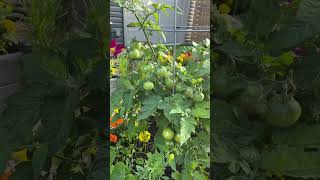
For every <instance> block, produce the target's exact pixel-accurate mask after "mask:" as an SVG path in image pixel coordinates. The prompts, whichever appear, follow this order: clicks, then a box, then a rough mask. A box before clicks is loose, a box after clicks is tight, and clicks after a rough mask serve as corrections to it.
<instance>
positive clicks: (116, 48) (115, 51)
mask: <svg viewBox="0 0 320 180" xmlns="http://www.w3.org/2000/svg"><path fill="white" fill-rule="evenodd" d="M123 50H124V45H123V44H118V43H117V41H116V40H115V39H112V40H111V43H110V56H111V57H116V56H118V55H119V54H120V53H121V52H122V51H123Z"/></svg>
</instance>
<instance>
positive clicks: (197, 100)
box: [192, 92, 204, 102]
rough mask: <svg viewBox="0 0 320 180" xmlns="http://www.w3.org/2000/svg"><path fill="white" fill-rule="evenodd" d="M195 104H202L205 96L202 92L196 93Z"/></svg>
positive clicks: (193, 97) (194, 96)
mask: <svg viewBox="0 0 320 180" xmlns="http://www.w3.org/2000/svg"><path fill="white" fill-rule="evenodd" d="M192 99H193V100H194V101H195V102H201V101H203V99H204V94H203V93H202V92H195V93H194V94H193V96H192Z"/></svg>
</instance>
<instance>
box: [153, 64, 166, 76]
mask: <svg viewBox="0 0 320 180" xmlns="http://www.w3.org/2000/svg"><path fill="white" fill-rule="evenodd" d="M167 74H168V71H167V68H166V67H164V66H161V67H160V68H159V69H158V70H157V71H156V75H157V76H158V77H160V78H162V77H165V76H166V75H167Z"/></svg>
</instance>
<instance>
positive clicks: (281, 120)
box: [266, 95, 302, 127]
mask: <svg viewBox="0 0 320 180" xmlns="http://www.w3.org/2000/svg"><path fill="white" fill-rule="evenodd" d="M281 98H282V97H281V96H280V95H279V96H278V97H277V96H275V97H274V98H273V99H272V100H274V99H276V100H274V101H273V102H271V103H270V104H269V111H268V113H267V114H266V121H267V122H268V123H269V124H271V125H272V126H275V127H289V126H291V125H293V124H295V123H297V121H298V120H299V118H300V116H301V112H302V111H301V105H300V103H299V102H298V101H296V100H295V99H294V98H291V99H290V100H289V101H288V102H282V101H281Z"/></svg>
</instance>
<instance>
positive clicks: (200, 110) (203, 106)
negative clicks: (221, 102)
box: [192, 101, 210, 119]
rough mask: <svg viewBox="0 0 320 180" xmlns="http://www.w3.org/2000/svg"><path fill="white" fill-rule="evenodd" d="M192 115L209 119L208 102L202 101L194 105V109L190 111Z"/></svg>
mask: <svg viewBox="0 0 320 180" xmlns="http://www.w3.org/2000/svg"><path fill="white" fill-rule="evenodd" d="M192 115H194V116H195V117H199V118H207V119H208V118H210V102H209V101H202V102H200V103H197V104H195V106H194V108H193V109H192Z"/></svg>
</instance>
